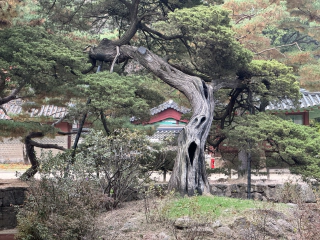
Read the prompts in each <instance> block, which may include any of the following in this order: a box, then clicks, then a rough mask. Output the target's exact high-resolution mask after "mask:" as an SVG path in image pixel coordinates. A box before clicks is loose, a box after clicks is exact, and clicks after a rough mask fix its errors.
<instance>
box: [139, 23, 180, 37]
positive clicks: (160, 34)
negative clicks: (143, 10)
mask: <svg viewBox="0 0 320 240" xmlns="http://www.w3.org/2000/svg"><path fill="white" fill-rule="evenodd" d="M139 28H140V29H141V30H143V31H146V32H148V33H152V34H154V35H156V36H158V37H160V38H161V39H163V40H173V39H180V38H183V35H182V34H177V35H172V36H166V35H163V34H162V33H160V32H158V31H156V30H154V29H151V28H149V27H148V26H147V25H146V24H144V23H141V24H140V25H139Z"/></svg>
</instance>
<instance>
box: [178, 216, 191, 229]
mask: <svg viewBox="0 0 320 240" xmlns="http://www.w3.org/2000/svg"><path fill="white" fill-rule="evenodd" d="M194 224H195V221H194V220H192V219H191V218H189V217H186V216H185V217H181V218H177V219H176V221H175V222H174V224H173V225H174V227H175V228H178V229H185V228H191V227H193V226H194Z"/></svg>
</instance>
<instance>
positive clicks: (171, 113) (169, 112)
mask: <svg viewBox="0 0 320 240" xmlns="http://www.w3.org/2000/svg"><path fill="white" fill-rule="evenodd" d="M181 115H182V113H181V112H178V111H177V110H175V109H172V108H169V109H166V110H164V111H162V112H160V113H158V114H156V115H154V116H152V117H151V119H150V121H149V122H147V124H151V123H156V122H160V121H162V120H164V119H167V118H173V119H175V120H178V121H181V122H185V123H187V122H188V120H181Z"/></svg>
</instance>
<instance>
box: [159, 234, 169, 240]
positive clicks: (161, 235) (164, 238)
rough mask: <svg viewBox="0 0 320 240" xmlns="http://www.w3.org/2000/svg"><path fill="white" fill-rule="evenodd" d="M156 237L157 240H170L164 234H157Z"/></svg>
mask: <svg viewBox="0 0 320 240" xmlns="http://www.w3.org/2000/svg"><path fill="white" fill-rule="evenodd" d="M158 237H159V238H158V239H159V240H170V236H169V235H168V234H166V233H164V232H161V233H159V235H158Z"/></svg>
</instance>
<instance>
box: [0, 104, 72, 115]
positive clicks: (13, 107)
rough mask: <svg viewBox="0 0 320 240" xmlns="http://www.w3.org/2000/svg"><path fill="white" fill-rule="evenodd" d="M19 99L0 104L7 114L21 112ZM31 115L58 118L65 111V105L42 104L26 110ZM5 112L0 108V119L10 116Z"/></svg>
mask: <svg viewBox="0 0 320 240" xmlns="http://www.w3.org/2000/svg"><path fill="white" fill-rule="evenodd" d="M21 104H22V102H21V101H11V102H9V103H6V104H3V105H1V107H2V108H4V109H5V110H6V111H7V114H8V115H10V114H13V115H16V114H20V113H23V111H22V107H21ZM28 113H29V114H30V116H31V117H39V116H45V117H52V118H54V119H59V118H61V117H64V116H65V115H66V113H67V111H66V108H65V107H57V106H54V105H42V106H41V108H39V109H38V108H32V109H30V111H28ZM8 115H6V114H5V112H4V111H3V110H2V109H1V108H0V119H10V117H9V116H8Z"/></svg>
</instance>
